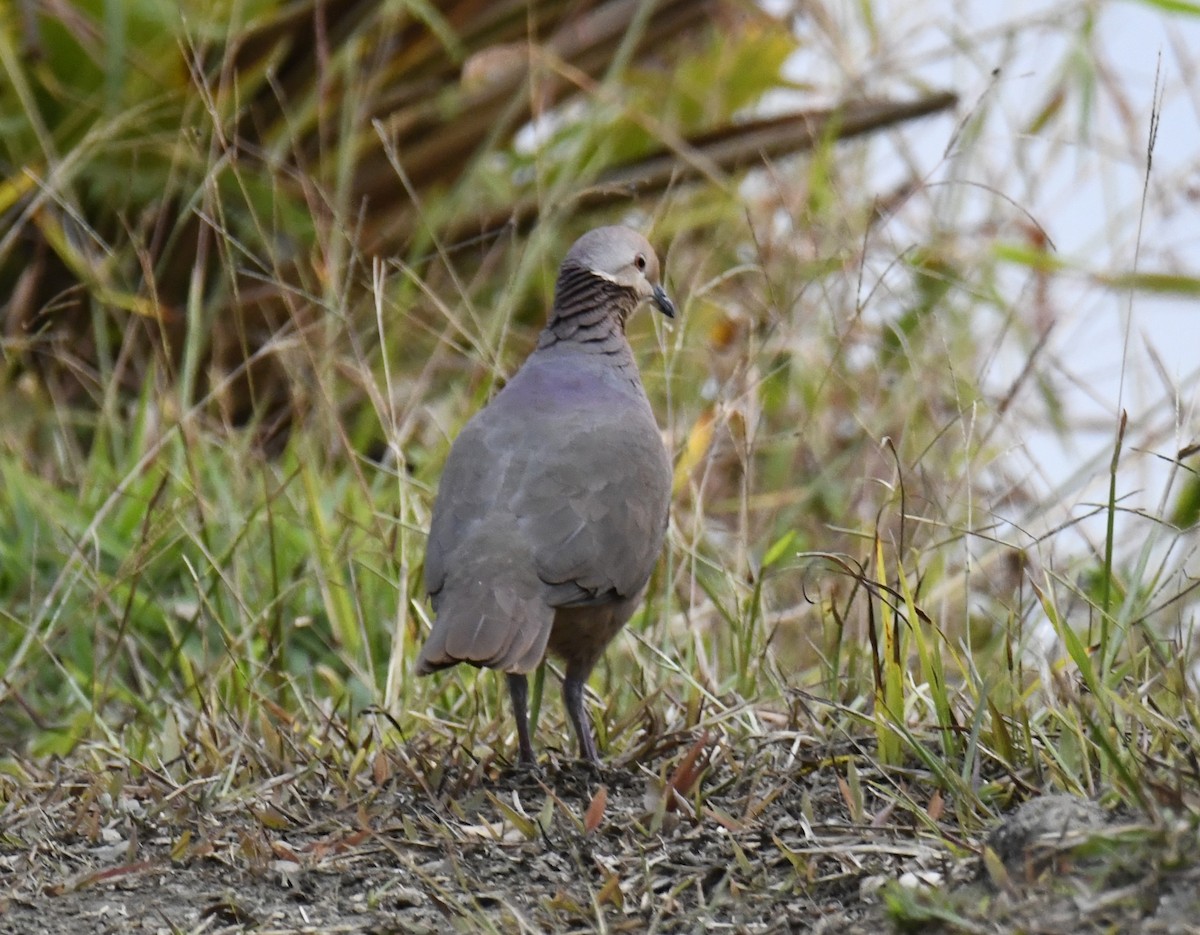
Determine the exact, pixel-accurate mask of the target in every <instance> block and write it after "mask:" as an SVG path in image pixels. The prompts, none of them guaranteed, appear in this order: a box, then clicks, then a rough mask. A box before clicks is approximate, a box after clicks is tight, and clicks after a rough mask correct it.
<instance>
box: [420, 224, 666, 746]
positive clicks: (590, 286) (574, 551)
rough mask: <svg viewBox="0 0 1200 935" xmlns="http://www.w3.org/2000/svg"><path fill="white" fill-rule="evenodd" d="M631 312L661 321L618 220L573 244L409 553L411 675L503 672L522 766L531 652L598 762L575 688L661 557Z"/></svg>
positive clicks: (654, 441)
mask: <svg viewBox="0 0 1200 935" xmlns="http://www.w3.org/2000/svg"><path fill="white" fill-rule="evenodd" d="M647 302H649V303H652V304H653V305H654V306H656V307H657V308H658V310H659V311H660V312H662V313H663V314H664V315H666V316H667V317H668V318H674V317H675V306H674V305H673V304H672V302H671V300H670V299H669V298H668V297H667V294H666V292H665V291H664V290H663V287H662V285H661V284H660V281H659V263H658V257H657V256H656V255H655V253H654V250H653V249H652V248H651V246H650V244H649V243H648V242H647V241H646V239H645V237H643V236H642V235H641V234H640V233H638V232H637V231H635V230H632V229H631V228H628V227H619V226H614V227H600V228H597V229H595V230H592V231H589V232H588V233H586V234H584V235H583V236H582V237H580V238H579V239H578V240H577V241H576V242H575V244H574V245H573V246H572V247H571V249H570V250H569V251H568V253H567V255H566V258H565V259H564V260H563V263H562V266H561V268H560V269H559V272H558V278H557V280H556V283H555V289H554V304H553V307H552V308H551V310H550V315H549V320H548V322H547V324H546V327H545V329H544V330H543V331H542V332H541V335H540V337H539V339H538V342H537V346H536V347H535V349H534V350H533V352H532V353H531V354H530V355H529V357H528V358H527V359H526V360H525V362H524V364H523V365H522V366H521V368H520V369H519V370H518V371H517V373H516V374H515V375H514V376H513V378H512V379H511V380H510V381H509V382H508V383H507V384H506V385H505V387H504V388H503V389H502V390H501V391H500V392H499V393H498V394H497V395H496V396H495V398H494V399H493V400H492V401H491V402H490V403H489V404H488V405H486V406H485V407H484V408H483V409H481V410H480V411H479V412H477V413H476V414H475V415H474V416H473V417H472V418H471V420H470V421H469V422H468V423H467V424H466V426H464V428H463V429H462V431H461V432H460V433H459V435H458V437H457V438H456V439H455V440H454V442H453V444H452V445H451V448H450V453H449V455H448V457H447V459H446V465H445V468H444V470H443V472H442V477H441V481H440V483H439V485H438V491H437V496H436V498H435V500H434V506H433V514H432V518H431V522H430V528H429V539H428V545H427V547H426V552H425V587H426V590H427V592H428V594H429V597H430V602H431V604H432V607H433V611H434V620H433V624H432V628H431V630H430V633H429V636H428V637H427V639H426V641H425V643H424V645H423V646H422V648H421V651H420V654H419V656H418V658H417V662H416V672H417V673H418V674H419V675H426V674H429V673H431V672H434V671H436V670H439V669H444V668H446V667H449V666H453V665H456V664H458V663H467V664H469V665H473V666H478V667H486V668H490V669H495V670H498V671H500V672H503V673H505V676H506V678H507V682H508V690H509V695H510V698H511V701H512V708H513V716H514V718H515V720H516V728H517V742H518V747H519V750H518V753H519V764H520V765H521V766H523V767H532V766H534V765H535V762H536V760H535V756H534V750H533V743H532V740H531V739H530V734H529V719H528V712H527V705H528V693H529V689H528V680H527V675H528V673H530V672H532V671H533V670H535V669H536V668H537V667H538V666H539V665H541V664H542V662H543V660H544V659H545V658H546V656H547V655H552V656H554V657H556V658H558V659H561V660H562V662H563V664H564V676H563V685H562V694H563V703H564V706H565V709H566V712H567V715H568V717H569V718H570V721H571V724H572V727H573V729H574V732H575V735H576V738H577V740H578V744H579V756H580V758H581V759H583V760H586V761H589V762H590V763H592V764H595V765H599V764H600V757H599V755H598V753H597V751H596V743H595V740H594V739H593V736H592V729H591V724H590V722H589V719H588V716H587V712H586V710H585V707H584V688H585V686H586V684H587V680H588V676H589V674H590V673H591V671H592V669H593V667H594V666H595V665H596V663H597V661H598V660H599V659H600V657H601V656H602V655H603V652H604V649H605V647H606V646H607V645H608V643H609V642H610V641H611V640H612V639H613V637H614V636H616V634H617V633H618V632H619V631H620V630H621V628H622V627H623V626H625V623H626V622H627V621H628V620H629V618H630V617H631V616H632V614H633V612H634V610H636V608H637V606H638V604H639V603H640V601H641V599H642V595H643V592H644V591H645V589H646V585H647V582H648V581H649V579H650V575H651V572H652V571H653V570H654V566H655V563H656V562H657V560H658V557H659V554H660V553H661V551H662V547H663V539H664V536H665V534H666V529H667V515H668V509H669V505H670V498H671V461H670V458H669V457H668V454H667V450H666V448H665V446H664V444H663V439H662V435H661V434H660V432H659V428H658V424H657V422H656V421H655V418H654V413H653V411H652V409H651V407H650V402H649V400H648V399H647V398H646V392H645V390H644V388H643V387H642V381H641V377H640V375H639V373H638V368H637V364H636V362H635V360H634V356H633V351H632V350H631V348H630V346H629V341H628V340H627V339H626V336H625V323H626V321H627V319H628V318H629V316H630V315H631V314H633V312H634V311H635V310H636V309H637V308H638V307H639V306H641V305H642V304H644V303H647Z"/></svg>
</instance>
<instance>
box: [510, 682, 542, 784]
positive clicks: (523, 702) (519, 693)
mask: <svg viewBox="0 0 1200 935" xmlns="http://www.w3.org/2000/svg"><path fill="white" fill-rule="evenodd" d="M508 696H509V697H510V698H511V699H512V707H513V717H515V718H516V719H517V747H518V749H519V754H518V759H517V762H518V763H520V765H521V766H525V767H534V766H536V765H537V760H536V758H535V757H534V755H533V743H532V742H531V741H530V739H529V712H528V706H529V682H528V681H527V680H526V678H525V676H523V675H519V674H517V673H515V672H510V673H508Z"/></svg>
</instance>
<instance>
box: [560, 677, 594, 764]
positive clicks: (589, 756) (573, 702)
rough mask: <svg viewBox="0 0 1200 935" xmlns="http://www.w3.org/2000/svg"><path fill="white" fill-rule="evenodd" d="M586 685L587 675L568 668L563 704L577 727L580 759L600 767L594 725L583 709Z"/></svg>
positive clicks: (564, 683)
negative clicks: (594, 738) (594, 737)
mask: <svg viewBox="0 0 1200 935" xmlns="http://www.w3.org/2000/svg"><path fill="white" fill-rule="evenodd" d="M586 684H587V673H586V672H584V671H580V670H579V669H576V668H574V667H572V666H568V667H567V674H566V677H565V678H563V704H564V705H565V706H566V709H567V714H568V715H569V716H570V718H571V724H572V725H574V727H575V736H576V737H578V738H579V758H580V759H582V760H587V761H588V762H589V763H591V764H592V765H593V766H599V765H600V756H599V755H598V754H597V753H596V741H595V740H593V739H592V725H591V723H590V721H589V719H588V716H587V711H586V710H585V709H584V707H583V689H584V686H585V685H586Z"/></svg>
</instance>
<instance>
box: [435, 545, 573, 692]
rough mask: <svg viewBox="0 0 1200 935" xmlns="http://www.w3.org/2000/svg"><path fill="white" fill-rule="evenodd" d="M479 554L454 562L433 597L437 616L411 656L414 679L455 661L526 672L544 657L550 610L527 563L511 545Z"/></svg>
mask: <svg viewBox="0 0 1200 935" xmlns="http://www.w3.org/2000/svg"><path fill="white" fill-rule="evenodd" d="M463 551H464V552H470V551H471V550H467V549H464V550H463ZM480 551H481V552H482V553H483V555H481V556H480V557H476V558H474V559H467V560H465V561H460V562H458V563H456V564H455V565H454V566H453V570H451V571H450V572H449V573H448V574H447V575H446V580H445V582H444V584H443V585H442V588H441V590H440V591H439V592H438V593H437V594H435V595H434V596H433V602H434V609H435V611H436V614H437V616H436V618H435V619H434V622H433V629H432V630H431V631H430V634H429V638H428V639H427V640H426V641H425V645H424V646H422V647H421V654H420V655H419V656H418V657H417V674H418V675H427V674H428V673H430V672H433V671H434V670H436V669H444V668H446V667H447V666H452V665H455V664H456V663H459V662H467V663H470V664H471V665H476V666H486V667H487V668H490V669H500V670H502V671H504V672H530V671H532V670H533V669H535V668H537V666H538V664H539V663H540V662H541V661H542V657H543V656H545V654H546V643H547V641H548V640H549V638H550V629H551V626H552V625H553V623H554V609H553V608H552V607H550V606H549V605H548V604H547V603H546V600H545V595H544V593H543V592H544V590H545V588H544V586H543V585H542V583H541V581H540V580H538V577H537V575H536V574H534V573H533V572H532V571H531V569H530V567H529V565H530V563H529V561H528V559H527V558H526V559H525V560H524V561H522V560H520V559H519V558H518V556H516V555H515V554H514V551H515V550H514V549H513V548H512V544H511V543H509V544H508V548H507V549H504V550H502V551H497V550H495V549H482V550H480ZM477 554H478V553H477Z"/></svg>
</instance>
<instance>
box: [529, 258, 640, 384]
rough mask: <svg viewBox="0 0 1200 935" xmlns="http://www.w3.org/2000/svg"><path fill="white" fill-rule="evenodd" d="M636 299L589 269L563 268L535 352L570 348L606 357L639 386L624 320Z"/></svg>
mask: <svg viewBox="0 0 1200 935" xmlns="http://www.w3.org/2000/svg"><path fill="white" fill-rule="evenodd" d="M637 304H638V297H637V295H636V293H634V291H633V290H632V289H630V288H628V287H627V286H621V285H618V284H617V283H615V282H612V281H611V280H608V279H605V278H604V277H602V276H597V275H596V274H595V273H594V272H592V271H591V270H589V269H585V268H584V267H582V266H576V265H574V264H568V265H564V266H563V268H562V270H561V271H560V272H559V274H558V282H557V283H556V284H555V287H554V308H553V310H552V311H551V313H550V321H549V322H548V323H547V324H546V329H545V330H544V331H543V332H542V335H541V338H540V339H539V340H538V350H544V349H547V348H551V347H554V346H556V345H570V346H571V347H572V348H573V349H578V350H580V351H582V352H584V353H588V354H605V355H607V356H609V357H610V359H611V360H612V362H613V363H614V364H615V365H616V366H617V367H619V368H621V369H622V370H625V369H628V370H629V371H630V378H631V379H632V380H633V382H635V383H639V385H640V381H639V380H638V375H637V367H636V365H635V364H634V361H633V354H632V353H631V352H630V350H629V342H628V341H626V340H625V319H626V318H628V317H629V315H630V314H631V313H632V312H633V310H634V309H635V308H637Z"/></svg>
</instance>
